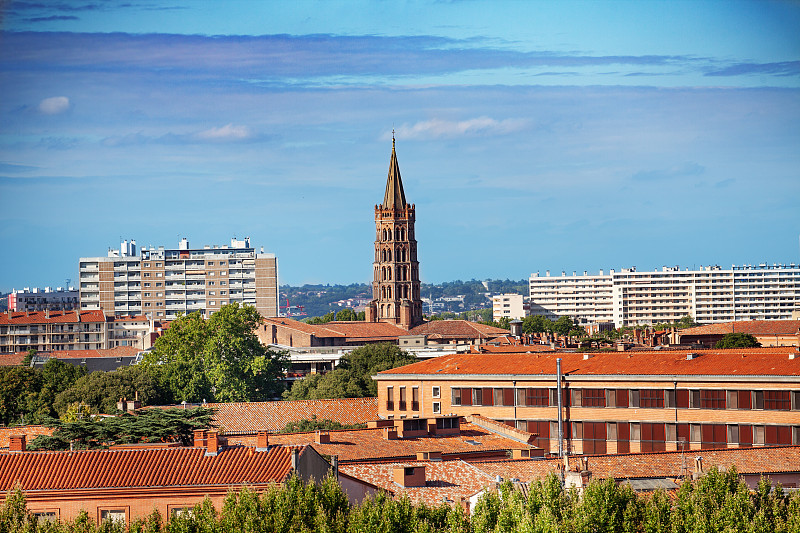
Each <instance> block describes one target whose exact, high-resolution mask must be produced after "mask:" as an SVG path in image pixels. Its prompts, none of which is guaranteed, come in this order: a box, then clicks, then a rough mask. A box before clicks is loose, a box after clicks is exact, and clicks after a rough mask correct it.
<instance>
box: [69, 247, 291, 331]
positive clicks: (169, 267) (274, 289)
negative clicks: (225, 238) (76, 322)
mask: <svg viewBox="0 0 800 533" xmlns="http://www.w3.org/2000/svg"><path fill="white" fill-rule="evenodd" d="M79 270H80V305H81V309H82V310H92V309H102V310H103V311H105V312H106V313H109V314H115V315H133V314H138V315H145V316H147V317H148V318H151V319H156V320H159V319H161V320H171V319H174V318H177V317H178V315H181V314H189V313H192V312H194V311H200V312H201V313H202V314H203V315H204V316H205V317H209V316H210V315H211V314H213V313H214V312H215V311H218V310H219V308H220V307H222V306H223V305H225V304H228V303H233V302H238V303H240V304H247V305H252V306H255V308H256V309H257V310H258V311H259V312H260V313H261V314H262V315H263V316H265V317H272V316H277V315H278V262H277V259H276V258H275V255H274V254H268V253H266V254H265V253H263V249H262V252H261V253H257V252H256V250H255V249H254V248H253V247H251V246H250V238H249V237H247V238H245V239H243V240H237V239H235V238H234V239H231V244H230V246H228V245H223V246H214V247H211V246H205V247H203V248H189V242H188V241H187V240H186V239H182V240H181V241H180V243H179V244H178V248H175V249H165V248H164V247H159V248H153V247H151V248H149V249H142V250H141V252H140V253H139V254H138V255H137V254H136V241H130V242H128V241H123V242H122V243H121V245H120V249H119V250H109V252H108V256H107V257H83V258H81V259H80V268H79Z"/></svg>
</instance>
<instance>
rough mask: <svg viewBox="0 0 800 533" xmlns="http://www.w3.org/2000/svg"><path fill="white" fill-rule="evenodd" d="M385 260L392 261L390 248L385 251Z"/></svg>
mask: <svg viewBox="0 0 800 533" xmlns="http://www.w3.org/2000/svg"><path fill="white" fill-rule="evenodd" d="M386 260H387V261H391V260H392V249H391V248H389V249H388V250H386Z"/></svg>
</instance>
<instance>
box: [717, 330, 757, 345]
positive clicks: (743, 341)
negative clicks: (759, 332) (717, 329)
mask: <svg viewBox="0 0 800 533" xmlns="http://www.w3.org/2000/svg"><path fill="white" fill-rule="evenodd" d="M760 346H761V343H760V342H758V339H756V338H755V337H754V336H752V335H750V334H749V333H726V334H725V335H723V336H722V338H721V339H720V340H718V341H717V344H715V345H714V348H758V347H760Z"/></svg>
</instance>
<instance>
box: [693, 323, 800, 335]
mask: <svg viewBox="0 0 800 533" xmlns="http://www.w3.org/2000/svg"><path fill="white" fill-rule="evenodd" d="M679 333H680V334H681V335H725V334H726V333H749V334H751V335H756V336H758V335H797V334H798V333H800V320H737V321H736V322H721V323H719V324H709V325H707V326H698V327H695V328H686V329H682V330H681V331H680V332H679Z"/></svg>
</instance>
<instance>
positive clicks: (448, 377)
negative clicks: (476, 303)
mask: <svg viewBox="0 0 800 533" xmlns="http://www.w3.org/2000/svg"><path fill="white" fill-rule="evenodd" d="M558 359H561V360H562V383H561V390H562V393H561V395H562V420H563V438H564V440H563V443H562V444H563V449H564V450H566V451H569V452H571V453H623V452H624V453H627V452H640V451H670V450H679V449H683V450H694V449H708V448H728V447H740V446H743V447H748V446H761V445H787V444H800V352H798V351H797V349H796V348H787V347H776V348H756V349H747V350H711V351H703V352H696V353H695V352H691V351H652V352H624V353H597V354H581V353H559V354H557V353H538V354H530V353H513V354H512V353H505V354H502V355H498V354H480V353H470V354H458V355H453V356H443V357H439V358H436V359H431V360H428V361H422V362H419V363H414V364H412V365H408V366H404V367H400V368H395V369H392V370H387V371H385V372H381V373H379V374H378V375H377V376H375V377H374V379H376V381H377V382H378V412H379V414H380V416H381V417H382V418H417V417H418V418H425V417H428V416H432V415H439V414H441V415H461V416H467V415H471V414H478V415H481V416H485V417H487V418H491V419H493V420H498V421H502V422H504V423H507V424H509V425H514V426H516V427H517V428H518V429H521V430H523V431H527V432H530V433H534V434H536V435H537V436H538V437H537V439H536V440H535V442H533V444H535V445H536V446H539V447H541V448H544V450H545V451H546V452H550V453H555V452H556V451H557V450H558V392H557V391H558V380H557V377H556V376H557V372H556V369H557V360H558ZM398 398H400V399H401V401H400V402H397V399H398ZM404 399H411V400H412V401H411V402H405V401H403V400H404Z"/></svg>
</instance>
